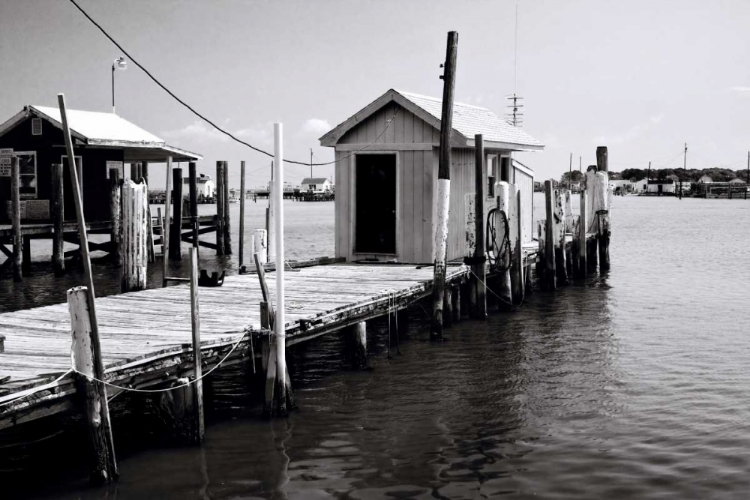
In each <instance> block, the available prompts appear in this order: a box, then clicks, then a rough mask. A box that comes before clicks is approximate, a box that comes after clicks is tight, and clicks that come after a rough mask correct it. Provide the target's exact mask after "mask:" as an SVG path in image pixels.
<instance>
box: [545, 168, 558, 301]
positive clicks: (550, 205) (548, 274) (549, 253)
mask: <svg viewBox="0 0 750 500" xmlns="http://www.w3.org/2000/svg"><path fill="white" fill-rule="evenodd" d="M544 201H545V215H546V219H547V220H546V222H545V226H544V227H545V234H544V242H545V248H544V260H545V266H544V275H545V278H546V280H547V286H546V289H547V290H550V291H551V290H556V289H557V270H556V269H555V234H556V231H555V200H554V190H553V189H552V181H551V180H548V181H544Z"/></svg>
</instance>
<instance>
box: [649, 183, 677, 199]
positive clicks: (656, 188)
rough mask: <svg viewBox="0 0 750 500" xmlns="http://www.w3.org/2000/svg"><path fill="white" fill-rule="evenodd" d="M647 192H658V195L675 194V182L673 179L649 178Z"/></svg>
mask: <svg viewBox="0 0 750 500" xmlns="http://www.w3.org/2000/svg"><path fill="white" fill-rule="evenodd" d="M646 192H647V193H648V194H656V195H662V194H674V193H675V183H674V181H673V180H672V179H666V180H663V181H659V180H649V181H648V185H647V186H646Z"/></svg>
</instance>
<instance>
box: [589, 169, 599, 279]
mask: <svg viewBox="0 0 750 500" xmlns="http://www.w3.org/2000/svg"><path fill="white" fill-rule="evenodd" d="M595 184H596V165H589V167H588V168H587V169H586V222H587V224H588V226H589V227H588V229H587V232H589V233H593V236H592V237H591V238H587V239H586V263H587V266H588V272H596V268H597V265H598V262H599V254H598V251H597V248H598V247H597V239H596V235H597V234H598V233H599V221H598V218H597V216H596V204H595V203H594V191H595V189H594V185H595Z"/></svg>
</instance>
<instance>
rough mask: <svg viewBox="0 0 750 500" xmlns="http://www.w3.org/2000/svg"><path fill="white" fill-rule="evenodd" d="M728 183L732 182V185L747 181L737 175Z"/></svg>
mask: <svg viewBox="0 0 750 500" xmlns="http://www.w3.org/2000/svg"><path fill="white" fill-rule="evenodd" d="M729 184H732V185H742V184H747V183H746V182H745V181H743V180H742V179H740V178H739V177H735V178H734V179H732V180H731V181H729Z"/></svg>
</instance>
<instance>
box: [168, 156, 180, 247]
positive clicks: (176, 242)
mask: <svg viewBox="0 0 750 500" xmlns="http://www.w3.org/2000/svg"><path fill="white" fill-rule="evenodd" d="M172 183H173V184H174V201H173V205H174V213H173V218H172V231H171V232H170V233H169V236H170V238H171V240H170V242H169V258H170V259H172V260H181V259H182V249H181V248H180V247H181V246H182V245H181V240H182V168H180V167H177V168H175V169H174V170H173V171H172Z"/></svg>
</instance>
